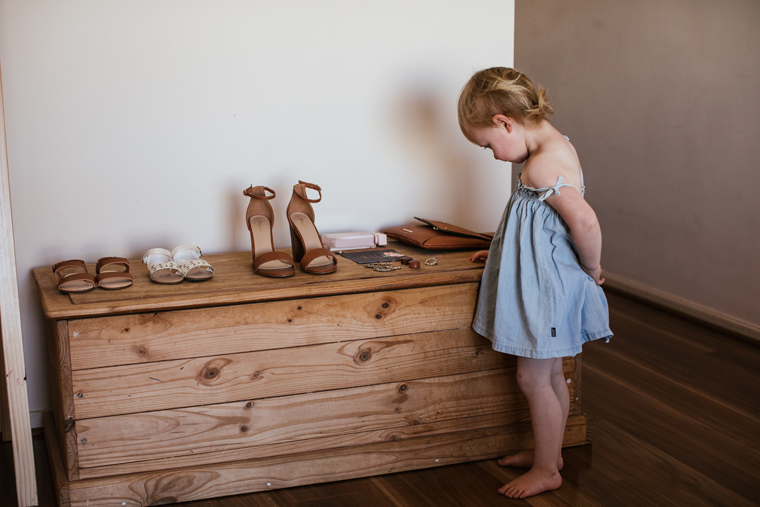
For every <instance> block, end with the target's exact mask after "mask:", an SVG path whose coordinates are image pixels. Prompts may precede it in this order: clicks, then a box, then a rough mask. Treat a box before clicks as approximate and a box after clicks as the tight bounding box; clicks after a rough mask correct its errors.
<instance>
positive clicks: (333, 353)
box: [72, 328, 515, 420]
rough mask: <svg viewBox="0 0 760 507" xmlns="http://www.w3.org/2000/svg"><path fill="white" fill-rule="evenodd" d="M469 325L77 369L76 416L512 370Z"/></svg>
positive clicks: (512, 361)
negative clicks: (502, 369)
mask: <svg viewBox="0 0 760 507" xmlns="http://www.w3.org/2000/svg"><path fill="white" fill-rule="evenodd" d="M514 365H515V358H514V356H508V355H506V354H501V353H499V352H496V351H494V350H493V349H491V343H490V342H489V341H488V340H486V339H485V338H483V337H481V336H479V335H478V334H476V333H475V332H474V331H472V330H471V329H469V328H466V329H455V330H452V331H440V332H435V333H422V334H415V335H403V336H394V337H389V338H379V339H370V340H356V341H350V342H342V343H328V344H324V345H312V346H309V347H295V348H290V349H276V350H264V351H259V352H248V353H245V354H233V355H228V356H210V357H201V358H195V359H185V360H177V361H164V362H161V363H151V364H138V365H128V366H115V367H109V368H96V369H94V370H82V371H75V372H73V374H72V376H73V389H74V410H75V414H76V419H77V420H80V419H89V418H93V417H103V416H107V415H117V414H130V413H136V412H146V411H151V410H164V409H169V408H182V407H192V406H196V405H199V404H204V405H206V404H209V405H210V404H216V403H227V402H232V401H244V400H252V399H257V398H265V397H272V396H285V395H290V394H300V393H308V392H314V391H325V390H330V389H345V388H348V387H357V386H362V385H372V384H381V383H385V382H398V381H405V380H413V379H419V378H427V377H437V376H441V375H455V374H459V373H467V372H474V371H482V370H492V369H496V368H504V367H512V366H514Z"/></svg>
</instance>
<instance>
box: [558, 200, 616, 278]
mask: <svg viewBox="0 0 760 507" xmlns="http://www.w3.org/2000/svg"><path fill="white" fill-rule="evenodd" d="M546 202H547V204H549V205H550V206H551V207H552V208H554V209H555V210H557V213H559V215H560V216H561V217H562V219H563V220H564V221H565V223H566V224H567V226H568V227H569V228H570V236H571V237H572V238H573V243H574V244H575V248H576V249H577V250H578V255H579V256H580V261H581V268H582V269H583V271H585V272H586V273H588V275H589V276H590V277H591V278H593V279H594V281H595V282H596V283H597V285H601V284H602V283H604V278H602V266H601V258H602V230H601V228H600V227H599V220H597V218H596V213H594V210H593V209H592V208H591V206H589V204H588V203H587V202H586V201H585V200H584V199H583V197H582V196H581V194H580V193H578V191H577V190H575V189H574V188H572V187H564V188H562V189H560V195H556V194H553V195H551V196H549V197H548V198H547V199H546Z"/></svg>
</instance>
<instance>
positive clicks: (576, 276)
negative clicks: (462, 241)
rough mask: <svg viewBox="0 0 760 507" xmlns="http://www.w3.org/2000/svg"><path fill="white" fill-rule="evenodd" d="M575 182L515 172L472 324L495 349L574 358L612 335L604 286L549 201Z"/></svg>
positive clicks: (507, 352) (545, 356) (528, 354)
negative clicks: (543, 181) (523, 177)
mask: <svg viewBox="0 0 760 507" xmlns="http://www.w3.org/2000/svg"><path fill="white" fill-rule="evenodd" d="M581 184H582V185H583V171H581ZM570 186H572V185H569V184H567V183H562V177H560V178H559V179H558V180H557V184H556V185H554V186H553V187H546V188H532V187H528V186H525V185H523V184H522V182H521V181H520V178H519V177H518V178H517V188H516V189H515V191H514V193H513V194H512V198H511V199H510V200H509V204H507V208H506V209H505V210H504V215H503V216H502V218H501V222H500V224H499V228H498V229H497V230H496V234H495V235H494V238H493V241H492V243H491V248H490V250H489V251H488V260H487V261H486V266H485V269H484V271H483V279H482V281H481V284H480V295H479V297H478V306H477V309H476V311H475V319H474V320H473V323H472V328H473V329H474V330H475V331H476V332H477V333H478V334H481V335H483V336H485V337H486V338H488V339H489V340H491V342H492V343H493V349H494V350H497V351H499V352H504V353H506V354H513V355H515V356H523V357H533V358H551V357H564V356H574V355H576V354H578V353H579V352H581V346H582V345H583V344H584V343H585V342H587V341H590V340H597V339H599V338H605V339H606V340H608V341H609V339H610V338H611V337H612V331H611V330H610V324H609V321H610V318H609V310H608V307H607V298H605V296H604V291H603V290H602V288H601V287H599V286H598V285H596V283H594V280H593V279H592V278H591V277H590V276H588V275H587V274H586V273H585V272H584V271H583V270H582V269H581V266H580V263H579V260H578V253H577V251H576V249H575V245H573V241H572V239H571V238H570V232H569V228H568V227H567V224H566V223H565V221H564V220H563V219H562V217H560V216H559V213H557V212H556V211H555V210H554V208H552V207H551V206H550V205H548V204H547V203H545V202H544V200H545V199H546V198H547V197H549V196H550V195H552V194H557V195H560V188H561V187H570ZM584 193H585V186H583V188H582V189H581V194H584Z"/></svg>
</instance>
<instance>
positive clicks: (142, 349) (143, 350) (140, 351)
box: [135, 345, 149, 357]
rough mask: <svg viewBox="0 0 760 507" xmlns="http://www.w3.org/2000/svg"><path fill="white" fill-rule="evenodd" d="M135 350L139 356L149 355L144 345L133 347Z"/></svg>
mask: <svg viewBox="0 0 760 507" xmlns="http://www.w3.org/2000/svg"><path fill="white" fill-rule="evenodd" d="M135 352H136V353H137V355H138V356H140V357H148V356H149V352H148V349H147V348H146V347H145V346H144V345H137V346H136V347H135Z"/></svg>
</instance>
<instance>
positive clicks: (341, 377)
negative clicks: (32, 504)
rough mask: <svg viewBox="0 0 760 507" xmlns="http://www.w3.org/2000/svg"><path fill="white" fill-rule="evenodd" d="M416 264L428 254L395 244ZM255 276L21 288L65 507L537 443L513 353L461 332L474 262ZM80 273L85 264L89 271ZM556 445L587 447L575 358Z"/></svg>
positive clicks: (238, 265) (422, 464) (185, 496)
mask: <svg viewBox="0 0 760 507" xmlns="http://www.w3.org/2000/svg"><path fill="white" fill-rule="evenodd" d="M391 246H392V247H393V248H395V249H396V250H397V251H399V252H403V253H406V254H407V255H410V256H412V257H415V258H418V259H423V260H424V259H425V258H427V257H430V256H431V253H430V252H425V251H422V250H417V249H414V248H412V247H406V246H404V245H400V244H395V243H394V244H392V245H391ZM470 255H471V252H454V253H436V255H435V256H436V257H437V259H438V265H437V266H425V265H424V263H423V266H422V268H421V269H418V270H412V269H409V268H407V267H404V268H403V269H401V270H397V271H392V272H387V273H382V272H375V271H372V270H371V269H366V268H364V267H362V266H360V265H358V264H354V263H352V262H350V261H348V260H346V259H342V258H341V259H340V263H339V268H338V271H337V272H336V273H334V274H332V275H326V276H312V275H307V274H305V273H302V272H298V273H297V274H296V275H295V276H294V277H292V278H287V279H269V278H264V277H261V276H257V275H254V274H253V273H252V271H251V267H250V253H245V252H238V253H229V254H218V255H209V256H207V257H206V258H207V259H208V260H209V262H211V263H212V264H213V265H214V266H215V268H216V275H215V277H214V279H213V280H211V281H209V282H204V283H197V284H191V283H189V282H185V283H183V284H181V285H175V286H167V285H157V284H153V283H151V282H150V280H149V278H148V272H147V269H146V268H145V266H144V265H143V264H142V263H141V262H140V261H139V260H134V261H131V265H132V272H133V273H134V276H135V284H134V285H133V286H132V287H130V288H128V289H125V290H120V291H112V292H109V291H105V290H102V289H96V290H95V291H92V292H89V293H86V294H77V295H64V294H61V293H59V292H58V291H57V289H56V286H55V280H54V277H53V275H52V272H51V270H50V268H48V267H45V268H39V269H36V270H35V271H34V277H35V280H36V282H37V285H38V288H39V290H40V295H41V300H42V304H43V308H44V311H45V316H46V318H47V319H48V323H49V329H50V339H49V345H50V351H49V357H50V360H51V377H52V396H53V406H54V411H53V414H52V417H51V419H50V420H48V421H47V422H46V439H47V441H48V448H49V453H50V459H51V463H52V465H53V468H54V473H55V476H56V483H57V489H58V498H59V503H60V504H61V505H76V506H79V505H81V506H96V505H156V504H163V503H172V502H183V501H190V500H197V499H201V498H211V497H218V496H224V495H235V494H241V493H249V492H255V491H262V490H267V489H274V488H286V487H291V486H298V485H304V484H311V483H317V482H327V481H336V480H343V479H350V478H355V477H362V476H369V475H377V474H386V473H391V472H400V471H404V470H411V469H418V468H426V467H434V466H441V465H447V464H451V463H459V462H464V461H472V460H481V459H486V458H493V457H497V456H501V455H504V454H506V453H508V452H511V451H513V450H516V449H520V448H524V447H529V446H531V445H532V439H531V431H530V419H529V413H528V408H527V403H526V401H525V398H524V397H523V396H522V394H521V393H520V391H519V388H518V386H517V384H516V380H515V361H514V358H513V357H510V356H507V355H504V354H500V353H497V352H494V351H493V350H491V347H490V343H489V342H488V341H487V340H486V339H484V338H482V337H480V336H478V335H477V334H476V333H474V332H473V331H472V330H471V329H470V323H471V321H472V316H473V311H474V305H475V301H476V298H477V289H478V283H479V279H480V276H481V273H482V264H480V265H478V264H472V263H470V262H469V260H468V259H469V257H470ZM88 267H89V269H90V270H91V271H92V269H93V266H92V265H88ZM564 368H565V374H566V378H567V382H568V386H569V388H570V394H571V408H570V418H569V421H568V425H567V432H566V435H565V441H564V445H566V446H570V445H580V444H584V443H588V442H589V431H588V428H587V420H586V418H585V416H584V415H583V414H582V412H581V395H580V357H577V358H573V359H566V360H565V362H564Z"/></svg>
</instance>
